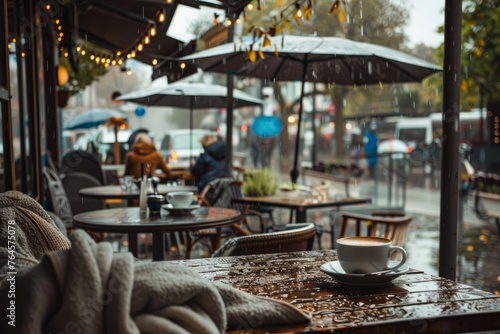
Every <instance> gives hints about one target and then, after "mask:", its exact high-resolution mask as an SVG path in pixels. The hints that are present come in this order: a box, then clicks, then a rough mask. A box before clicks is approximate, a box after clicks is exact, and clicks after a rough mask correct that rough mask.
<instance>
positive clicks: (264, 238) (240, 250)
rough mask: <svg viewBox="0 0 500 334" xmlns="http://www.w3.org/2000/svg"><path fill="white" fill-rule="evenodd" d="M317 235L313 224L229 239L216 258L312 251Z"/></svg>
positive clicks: (302, 224) (301, 224) (291, 226)
mask: <svg viewBox="0 0 500 334" xmlns="http://www.w3.org/2000/svg"><path fill="white" fill-rule="evenodd" d="M315 235H316V228H315V227H314V224H312V223H298V224H290V225H287V226H286V228H285V230H283V231H278V232H270V233H262V234H252V235H247V236H242V237H236V238H232V239H229V240H228V241H226V242H225V243H224V245H223V246H221V248H219V249H218V250H217V251H216V252H215V253H214V255H213V256H214V257H220V256H235V255H250V254H268V253H284V252H299V251H306V250H311V249H312V245H313V242H314V237H315Z"/></svg>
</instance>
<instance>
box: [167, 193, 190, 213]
mask: <svg viewBox="0 0 500 334" xmlns="http://www.w3.org/2000/svg"><path fill="white" fill-rule="evenodd" d="M193 198H194V194H193V193H192V192H188V191H178V192H171V193H168V194H167V201H168V202H169V203H170V205H172V207H173V208H178V209H182V208H189V207H190V206H191V203H193Z"/></svg>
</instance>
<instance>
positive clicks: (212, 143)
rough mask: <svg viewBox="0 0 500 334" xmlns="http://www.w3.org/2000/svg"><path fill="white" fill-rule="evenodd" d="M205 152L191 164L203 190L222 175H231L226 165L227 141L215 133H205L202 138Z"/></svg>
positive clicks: (192, 170)
mask: <svg viewBox="0 0 500 334" xmlns="http://www.w3.org/2000/svg"><path fill="white" fill-rule="evenodd" d="M200 144H201V146H203V149H204V152H203V153H202V154H200V156H199V158H198V159H196V162H194V164H193V165H192V166H191V168H190V172H191V175H192V176H193V177H194V178H195V179H196V181H195V184H196V186H197V187H198V190H199V191H200V192H201V191H202V190H203V188H204V187H205V186H206V185H207V184H208V183H209V182H210V181H213V180H215V179H218V178H221V177H228V176H231V173H229V171H228V170H227V167H226V143H225V142H224V140H222V139H221V138H219V137H217V136H215V135H210V134H209V135H205V136H203V137H202V138H201V139H200Z"/></svg>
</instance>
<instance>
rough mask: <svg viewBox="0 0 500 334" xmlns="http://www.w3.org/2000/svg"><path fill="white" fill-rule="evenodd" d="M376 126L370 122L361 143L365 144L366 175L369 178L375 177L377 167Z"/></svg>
mask: <svg viewBox="0 0 500 334" xmlns="http://www.w3.org/2000/svg"><path fill="white" fill-rule="evenodd" d="M375 131H376V126H375V124H373V123H372V124H371V125H370V127H369V128H368V129H367V130H366V132H365V135H364V136H363V143H364V145H365V156H366V160H367V161H368V175H369V177H370V178H374V177H375V170H376V168H377V160H378V157H377V152H378V137H377V135H376V133H375Z"/></svg>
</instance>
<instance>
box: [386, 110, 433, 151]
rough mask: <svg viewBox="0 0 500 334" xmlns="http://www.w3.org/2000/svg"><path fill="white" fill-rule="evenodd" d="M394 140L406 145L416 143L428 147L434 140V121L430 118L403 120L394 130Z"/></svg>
mask: <svg viewBox="0 0 500 334" xmlns="http://www.w3.org/2000/svg"><path fill="white" fill-rule="evenodd" d="M394 138H395V139H399V140H401V141H404V142H405V143H410V142H415V143H416V144H417V145H418V144H424V145H425V146H428V145H430V144H431V143H432V140H433V128H432V119H431V118H430V117H416V118H401V119H400V120H399V121H398V122H397V123H396V127H395V128H394Z"/></svg>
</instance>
